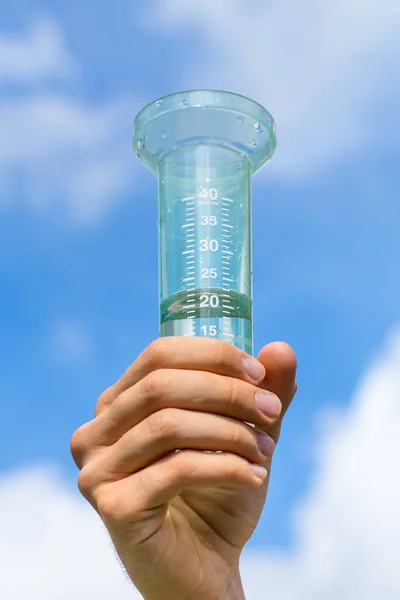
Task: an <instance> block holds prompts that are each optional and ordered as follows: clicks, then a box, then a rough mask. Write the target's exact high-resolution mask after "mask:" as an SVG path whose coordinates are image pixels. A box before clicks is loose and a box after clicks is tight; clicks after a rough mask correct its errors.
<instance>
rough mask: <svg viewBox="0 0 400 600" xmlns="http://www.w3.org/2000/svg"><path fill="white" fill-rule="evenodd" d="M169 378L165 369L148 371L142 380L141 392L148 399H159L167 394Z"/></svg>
mask: <svg viewBox="0 0 400 600" xmlns="http://www.w3.org/2000/svg"><path fill="white" fill-rule="evenodd" d="M168 385H169V380H168V377H167V376H166V374H165V373H164V371H163V370H157V371H152V372H151V373H148V374H147V375H146V376H145V377H144V378H143V379H142V380H141V382H140V392H141V394H142V395H143V396H144V397H145V398H147V399H148V400H152V401H154V400H158V399H159V398H160V397H161V396H162V395H164V394H165V392H166V390H167V387H168Z"/></svg>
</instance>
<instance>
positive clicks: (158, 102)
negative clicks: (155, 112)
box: [156, 100, 163, 108]
mask: <svg viewBox="0 0 400 600" xmlns="http://www.w3.org/2000/svg"><path fill="white" fill-rule="evenodd" d="M162 105H163V101H162V100H157V102H156V106H157V108H161V106H162Z"/></svg>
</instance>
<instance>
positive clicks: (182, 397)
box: [71, 337, 296, 600]
mask: <svg viewBox="0 0 400 600" xmlns="http://www.w3.org/2000/svg"><path fill="white" fill-rule="evenodd" d="M243 358H245V359H247V363H248V364H252V365H253V369H254V367H256V368H257V367H258V375H257V374H256V372H255V370H253V371H251V370H250V371H249V372H247V371H246V369H245V366H248V365H245V364H244V363H246V360H245V361H244V362H243V361H242V360H243ZM261 390H265V391H267V390H268V391H267V393H265V392H264V393H263V392H262V391H261ZM259 392H261V394H262V397H263V398H264V401H265V407H266V414H263V413H262V412H261V410H259V408H258V407H257V404H256V393H259ZM295 392H296V358H295V355H294V353H293V351H292V350H291V349H290V348H289V346H287V345H286V344H283V343H274V344H269V345H267V346H265V347H264V348H263V349H262V350H261V352H260V354H259V355H258V361H257V360H256V359H253V358H251V357H250V356H248V355H247V354H246V353H245V352H243V351H241V350H239V349H238V348H236V347H234V346H232V345H230V344H227V343H226V342H222V341H219V340H215V339H208V338H196V337H170V338H160V339H159V340H156V341H155V342H153V343H152V344H151V345H150V346H149V347H148V348H147V349H146V350H145V351H144V352H143V353H142V354H141V355H140V356H139V357H138V358H137V360H136V361H135V362H134V363H133V364H132V365H131V367H130V368H129V369H128V370H127V372H126V373H125V374H124V375H123V376H122V377H121V379H120V380H119V381H118V382H117V383H115V384H114V385H113V386H111V387H110V388H109V389H107V390H106V391H105V392H104V393H103V394H102V395H101V396H100V398H99V400H98V402H97V406H96V412H95V418H94V419H93V420H92V421H90V422H88V423H86V424H84V425H83V426H82V427H80V428H79V429H78V430H77V431H76V432H75V433H74V435H73V436H72V439H71V451H72V455H73V457H74V460H75V462H76V464H77V466H78V467H79V469H80V473H79V477H78V484H79V489H80V491H81V493H82V494H83V495H84V496H85V498H86V499H87V500H88V501H89V502H90V504H91V505H92V506H93V507H94V508H95V510H96V511H97V512H98V513H99V515H100V517H101V519H102V520H103V522H104V524H105V526H106V527H107V529H108V531H109V533H110V536H111V539H112V541H113V543H114V546H115V548H116V551H117V553H118V555H119V557H120V559H121V561H122V563H123V565H124V567H125V569H126V571H127V573H128V575H129V577H130V578H131V580H132V582H133V583H134V584H135V586H136V587H137V589H138V590H139V591H140V592H141V594H142V595H143V597H144V598H145V600H222V599H224V600H236V599H237V600H240V599H243V598H244V595H243V591H242V588H241V583H240V575H239V558H240V554H241V552H242V550H243V547H244V546H245V544H246V542H247V541H248V540H249V538H250V537H251V535H252V534H253V532H254V529H255V528H256V526H257V523H258V521H259V519H260V516H261V513H262V510H263V507H264V503H265V499H266V495H267V489H268V481H269V470H270V464H271V459H272V453H273V448H274V443H276V442H277V440H278V437H279V433H280V428H281V423H282V418H283V416H284V414H285V412H286V410H287V409H288V407H289V405H290V402H291V400H292V399H293V396H294V394H295ZM247 423H252V424H254V425H255V428H253V427H251V426H249V425H248V424H247ZM263 432H268V435H266V434H265V433H263ZM259 440H262V442H260V441H259ZM177 449H180V451H179V452H176V450H177ZM261 449H262V451H261ZM206 451H208V452H206ZM216 451H218V453H216ZM251 465H256V466H257V468H258V470H260V466H262V465H264V466H266V467H267V469H268V474H267V473H266V472H265V471H264V475H262V474H261V475H259V473H257V468H256V471H255V472H253V471H252V468H251ZM261 471H263V469H261ZM257 475H259V476H260V477H261V478H259V477H258V476H257Z"/></svg>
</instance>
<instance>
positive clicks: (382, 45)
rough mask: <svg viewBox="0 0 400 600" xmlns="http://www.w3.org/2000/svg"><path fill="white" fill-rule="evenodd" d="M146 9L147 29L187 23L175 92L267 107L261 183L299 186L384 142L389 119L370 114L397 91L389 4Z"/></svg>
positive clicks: (399, 77) (229, 0) (399, 82)
mask: <svg viewBox="0 0 400 600" xmlns="http://www.w3.org/2000/svg"><path fill="white" fill-rule="evenodd" d="M155 7H156V8H157V12H155V13H154V14H152V15H151V19H150V18H149V20H148V23H147V24H148V26H149V27H159V28H160V29H162V30H163V31H165V29H166V28H167V29H168V27H169V28H170V29H172V30H173V29H176V28H178V29H183V28H185V27H187V26H188V25H191V26H194V27H195V31H196V34H193V36H192V37H193V40H195V43H194V44H193V46H190V45H188V52H189V53H192V54H191V55H192V57H193V60H192V61H191V64H190V69H189V71H188V72H184V73H183V75H182V87H184V88H185V89H187V88H188V87H191V88H192V87H196V88H197V87H214V88H218V89H221V88H226V89H231V90H232V91H238V92H241V93H244V94H245V95H250V96H253V97H254V99H256V100H258V101H259V102H261V103H263V104H265V105H266V107H267V108H269V109H270V110H271V112H272V113H273V115H274V117H275V118H276V120H277V125H278V140H279V148H278V152H277V155H276V157H275V159H274V160H273V161H272V162H271V165H270V167H269V169H268V176H269V177H271V176H273V175H274V176H275V177H276V178H278V179H279V181H280V182H282V181H283V180H284V181H285V182H289V181H291V180H293V181H295V182H299V181H301V180H303V179H309V178H310V177H312V176H314V175H315V174H316V173H318V172H320V171H321V170H324V169H327V168H329V167H331V166H334V165H337V164H338V163H341V162H342V161H344V160H346V159H347V158H348V157H349V156H352V157H353V156H354V155H355V153H359V154H360V155H362V154H363V153H364V152H365V153H368V152H370V151H371V149H373V148H374V147H375V145H377V146H378V145H381V144H382V143H383V137H385V143H386V144H388V142H389V137H390V136H389V134H390V133H391V131H392V130H393V129H392V128H393V125H394V123H393V122H392V123H391V122H390V120H389V119H390V117H388V116H386V117H385V115H382V114H379V115H377V114H376V108H377V102H378V101H379V100H384V99H385V98H386V97H387V96H388V95H390V94H393V93H395V92H396V91H397V92H398V90H399V89H400V69H399V68H398V65H399V63H400V38H399V35H398V32H399V29H400V4H399V2H398V0H383V2H382V1H381V0H365V1H364V0H339V1H337V2H330V1H329V0H323V1H320V0H305V1H304V2H297V0H283V1H281V2H263V1H260V0H259V1H256V2H253V3H252V4H251V5H250V4H249V3H248V2H245V1H244V0H220V1H219V2H215V1H213V0H192V1H191V2H187V1H186V0H168V2H166V1H165V0H158V1H157V2H156V3H155ZM395 129H396V131H397V133H398V131H399V129H398V127H397V128H396V126H395ZM382 131H385V133H384V134H382ZM393 139H394V138H393ZM396 143H397V137H396Z"/></svg>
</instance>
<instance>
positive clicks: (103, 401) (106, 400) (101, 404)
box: [94, 386, 114, 417]
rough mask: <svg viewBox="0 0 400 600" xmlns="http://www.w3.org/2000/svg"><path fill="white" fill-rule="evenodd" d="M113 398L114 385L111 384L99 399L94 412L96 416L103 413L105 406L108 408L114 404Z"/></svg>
mask: <svg viewBox="0 0 400 600" xmlns="http://www.w3.org/2000/svg"><path fill="white" fill-rule="evenodd" d="M113 400H114V386H110V387H108V388H107V389H106V390H104V392H102V393H101V394H100V396H99V397H98V399H97V402H96V406H95V413H94V414H95V417H97V415H98V414H99V413H101V412H102V411H103V410H104V409H105V408H108V407H109V406H110V404H112V402H113Z"/></svg>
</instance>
